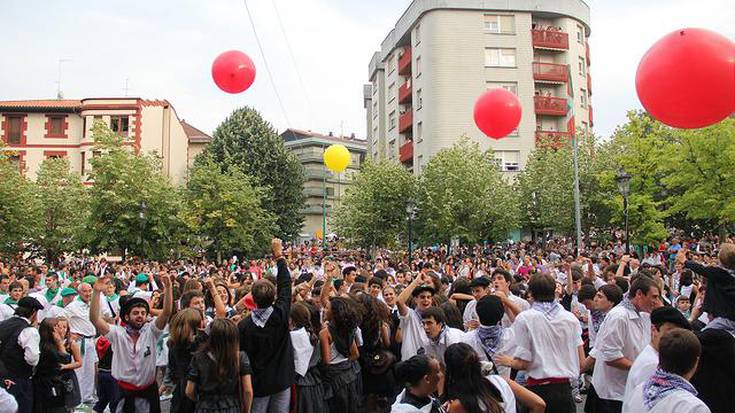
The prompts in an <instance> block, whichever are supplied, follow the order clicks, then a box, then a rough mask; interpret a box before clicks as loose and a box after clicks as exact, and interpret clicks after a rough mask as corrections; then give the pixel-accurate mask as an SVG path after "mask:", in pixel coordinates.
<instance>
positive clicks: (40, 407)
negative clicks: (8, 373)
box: [33, 318, 69, 413]
mask: <svg viewBox="0 0 735 413" xmlns="http://www.w3.org/2000/svg"><path fill="white" fill-rule="evenodd" d="M57 323H58V320H57V319H56V318H47V319H45V320H43V322H41V325H40V326H39V327H38V334H39V336H40V337H41V341H40V345H39V348H40V350H41V355H40V358H39V361H38V366H36V371H35V373H34V374H33V411H34V412H35V413H66V403H65V399H64V395H65V392H66V390H65V388H64V382H63V381H62V380H61V365H62V364H65V363H67V362H68V356H69V354H67V353H66V347H65V345H64V339H63V337H62V336H61V333H60V332H59V331H58V330H57V329H56V324H57Z"/></svg>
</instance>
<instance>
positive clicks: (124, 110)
mask: <svg viewBox="0 0 735 413" xmlns="http://www.w3.org/2000/svg"><path fill="white" fill-rule="evenodd" d="M96 120H100V121H102V122H104V123H106V124H107V125H108V126H109V127H110V129H112V131H114V132H117V133H119V134H120V135H122V136H123V137H124V142H123V144H124V145H126V146H129V147H131V148H132V149H133V150H135V151H136V152H140V153H152V152H155V153H156V154H157V155H158V156H160V157H161V161H162V172H163V173H165V174H166V175H167V176H169V177H170V178H171V180H172V182H173V183H175V184H182V183H184V181H185V179H186V174H187V171H188V168H189V166H190V165H191V162H192V160H193V156H194V155H195V154H196V153H198V152H200V151H201V150H202V149H203V147H204V146H205V145H206V144H207V143H209V141H210V140H211V137H209V136H208V135H206V134H205V133H203V132H201V131H200V130H198V129H196V128H194V127H192V126H191V125H188V124H186V123H185V122H183V121H180V120H179V118H178V116H177V115H176V111H175V110H174V108H173V106H172V105H171V104H170V103H169V102H168V101H165V100H145V99H140V98H127V97H126V98H87V99H82V100H23V101H0V127H1V132H2V140H3V141H4V143H5V146H6V147H7V149H9V150H11V151H12V153H13V154H12V157H11V160H12V161H13V162H15V163H17V164H18V167H19V168H20V170H21V172H23V173H24V174H25V175H26V176H27V177H29V178H31V179H35V177H36V174H37V173H38V169H39V168H40V166H41V163H42V162H43V160H44V159H46V158H50V157H63V158H67V159H68V160H69V163H70V165H71V169H72V170H73V171H75V172H77V173H79V174H80V175H81V176H82V179H83V180H84V181H85V183H87V184H92V183H91V182H90V181H89V180H88V173H89V171H90V168H91V163H90V160H91V159H92V158H93V157H94V156H96V155H97V153H95V150H94V140H93V138H92V133H91V129H92V124H93V123H94V121H96Z"/></svg>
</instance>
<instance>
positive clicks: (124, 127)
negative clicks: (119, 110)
mask: <svg viewBox="0 0 735 413" xmlns="http://www.w3.org/2000/svg"><path fill="white" fill-rule="evenodd" d="M110 129H112V131H113V132H115V133H117V134H119V135H125V136H127V134H128V131H129V118H128V117H127V116H110Z"/></svg>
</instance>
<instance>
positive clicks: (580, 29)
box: [577, 24, 584, 43]
mask: <svg viewBox="0 0 735 413" xmlns="http://www.w3.org/2000/svg"><path fill="white" fill-rule="evenodd" d="M577 42H578V43H584V27H582V26H581V25H579V24H578V25H577Z"/></svg>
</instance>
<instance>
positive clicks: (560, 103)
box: [533, 96, 569, 116]
mask: <svg viewBox="0 0 735 413" xmlns="http://www.w3.org/2000/svg"><path fill="white" fill-rule="evenodd" d="M533 105H534V107H535V109H536V114H537V115H550V116H566V115H567V112H569V106H567V100H566V99H564V98H557V97H552V96H534V97H533Z"/></svg>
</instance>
